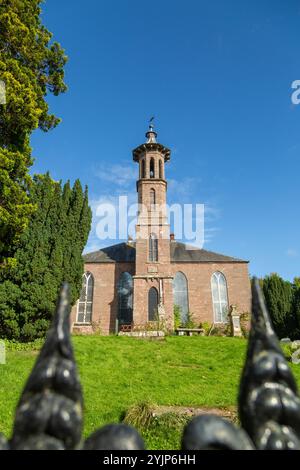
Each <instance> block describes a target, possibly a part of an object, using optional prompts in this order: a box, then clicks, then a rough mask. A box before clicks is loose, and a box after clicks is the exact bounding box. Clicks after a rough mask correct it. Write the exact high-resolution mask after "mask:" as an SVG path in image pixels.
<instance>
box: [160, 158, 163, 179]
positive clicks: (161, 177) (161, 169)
mask: <svg viewBox="0 0 300 470" xmlns="http://www.w3.org/2000/svg"><path fill="white" fill-rule="evenodd" d="M159 177H160V179H163V163H162V161H161V160H159Z"/></svg>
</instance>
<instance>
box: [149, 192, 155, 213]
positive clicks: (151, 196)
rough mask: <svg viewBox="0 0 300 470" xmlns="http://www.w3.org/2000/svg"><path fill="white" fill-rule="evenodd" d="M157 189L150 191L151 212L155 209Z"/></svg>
mask: <svg viewBox="0 0 300 470" xmlns="http://www.w3.org/2000/svg"><path fill="white" fill-rule="evenodd" d="M155 204H156V202H155V189H150V208H151V210H154V209H155Z"/></svg>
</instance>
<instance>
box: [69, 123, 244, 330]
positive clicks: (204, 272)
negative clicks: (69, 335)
mask: <svg viewBox="0 0 300 470" xmlns="http://www.w3.org/2000/svg"><path fill="white" fill-rule="evenodd" d="M146 138H147V140H146V143H144V144H142V145H140V146H139V147H137V148H136V149H134V150H133V160H134V161H135V162H137V163H138V164H139V179H138V181H137V192H138V202H139V204H141V207H142V209H141V210H140V211H139V214H138V219H137V225H136V241H133V240H129V241H128V242H127V243H119V244H117V245H113V246H109V247H107V248H103V249H101V250H98V251H95V252H93V253H88V254H86V255H84V261H85V273H84V276H83V287H82V292H81V296H80V299H79V300H78V302H77V304H76V305H75V306H74V307H73V309H72V316H71V321H72V328H73V331H75V330H76V331H81V332H85V333H92V332H93V331H95V329H97V330H99V329H100V331H101V332H102V333H103V334H109V333H114V332H116V331H119V330H122V329H123V330H124V329H133V330H134V328H137V329H141V328H143V327H144V326H145V327H146V326H147V325H149V324H150V325H151V322H153V321H156V320H157V318H158V316H159V317H160V318H161V319H163V320H164V322H165V324H166V325H167V327H168V328H169V329H173V327H174V320H173V318H174V306H175V305H178V306H179V307H180V312H181V318H182V323H183V324H184V321H185V319H186V318H187V315H188V312H190V313H192V315H193V320H194V321H195V322H197V323H199V324H200V323H202V322H209V323H211V324H212V323H214V324H220V325H222V324H224V323H226V322H227V321H228V318H227V315H228V312H229V310H230V306H231V305H235V306H236V307H237V310H238V312H240V313H244V312H250V281H249V274H248V261H243V260H241V259H236V258H232V257H230V256H224V255H221V254H218V253H213V252H211V251H206V250H203V249H195V248H194V247H193V249H190V248H191V247H189V246H187V245H185V244H184V243H180V242H177V241H176V240H175V239H174V236H173V235H172V234H170V225H169V223H168V220H167V215H166V210H164V208H165V207H166V193H167V181H166V178H165V163H166V162H168V161H169V160H170V155H171V151H170V150H169V149H168V148H167V147H165V146H163V145H162V144H160V143H158V142H157V140H156V138H157V134H156V132H155V131H154V130H153V126H150V128H149V131H148V132H147V133H146ZM96 327H97V328H96Z"/></svg>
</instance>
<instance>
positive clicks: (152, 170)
mask: <svg viewBox="0 0 300 470" xmlns="http://www.w3.org/2000/svg"><path fill="white" fill-rule="evenodd" d="M150 178H155V173H154V158H151V160H150Z"/></svg>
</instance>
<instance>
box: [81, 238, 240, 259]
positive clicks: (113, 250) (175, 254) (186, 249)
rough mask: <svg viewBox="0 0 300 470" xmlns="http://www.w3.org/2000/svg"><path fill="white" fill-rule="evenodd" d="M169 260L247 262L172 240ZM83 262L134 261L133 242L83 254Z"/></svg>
mask: <svg viewBox="0 0 300 470" xmlns="http://www.w3.org/2000/svg"><path fill="white" fill-rule="evenodd" d="M170 250H171V253H170V255H171V262H173V263H248V261H245V260H242V259H238V258H232V257H231V256H225V255H221V254H219V253H214V252H213V251H207V250H202V249H199V248H196V249H195V247H193V246H190V245H186V244H185V243H180V242H176V241H172V242H171V243H170ZM83 259H84V262H85V263H116V262H117V263H121V262H123V263H134V262H135V242H133V241H132V242H130V243H118V244H117V245H112V246H108V247H107V248H102V249H101V250H98V251H93V252H92V253H87V254H85V255H84V256H83Z"/></svg>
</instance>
